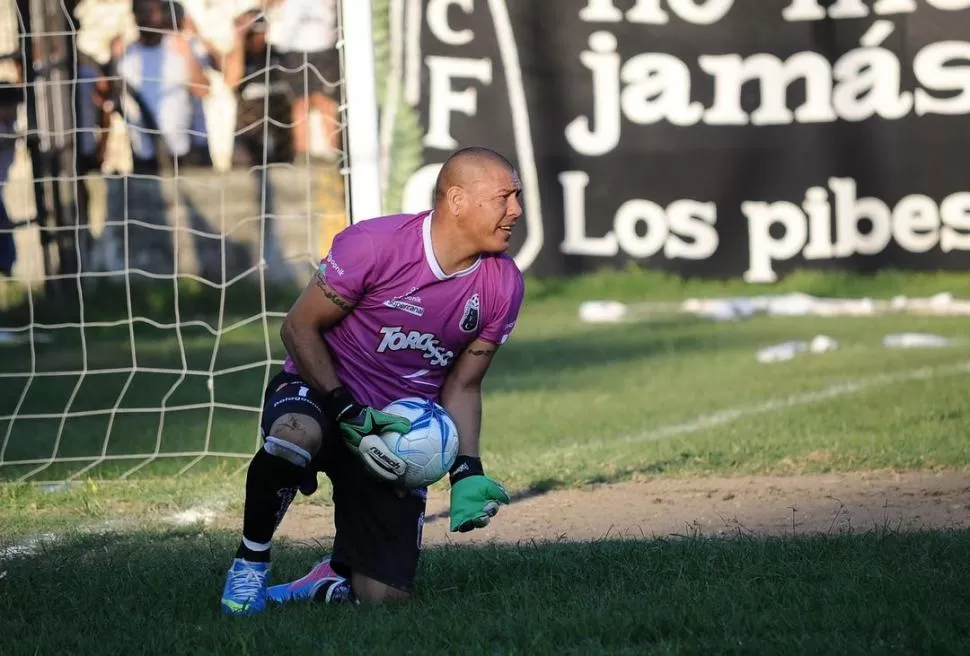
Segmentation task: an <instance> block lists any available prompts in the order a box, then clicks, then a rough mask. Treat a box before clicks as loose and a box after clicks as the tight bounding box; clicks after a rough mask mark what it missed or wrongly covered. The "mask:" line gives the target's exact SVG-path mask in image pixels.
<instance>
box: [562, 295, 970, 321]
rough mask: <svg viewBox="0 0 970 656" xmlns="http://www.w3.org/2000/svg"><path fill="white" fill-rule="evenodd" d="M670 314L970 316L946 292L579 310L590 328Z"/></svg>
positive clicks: (601, 303) (593, 304) (601, 305)
mask: <svg viewBox="0 0 970 656" xmlns="http://www.w3.org/2000/svg"><path fill="white" fill-rule="evenodd" d="M670 312H682V313H686V314H692V315H695V316H698V317H703V318H706V319H711V320H714V321H737V320H739V319H746V318H748V317H751V316H755V315H759V314H765V315H770V316H785V317H801V316H821V317H836V316H844V317H847V316H852V317H865V316H875V315H880V314H919V315H932V316H970V300H962V299H955V298H953V294H951V293H950V292H940V293H938V294H934V295H933V296H929V297H926V298H907V297H906V296H895V297H893V298H891V299H873V298H868V297H866V298H823V297H818V296H812V295H810V294H803V293H801V292H792V293H790V294H778V295H763V296H737V297H724V298H688V299H685V300H684V301H682V302H680V303H669V302H668V303H664V302H652V301H651V302H643V303H621V302H620V301H611V300H589V301H585V302H583V303H581V304H580V306H579V317H580V319H581V320H583V321H588V322H594V323H596V322H599V323H602V322H609V323H614V322H619V321H626V320H631V319H634V318H637V317H643V316H649V315H651V314H664V313H670Z"/></svg>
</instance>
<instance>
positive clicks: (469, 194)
mask: <svg viewBox="0 0 970 656" xmlns="http://www.w3.org/2000/svg"><path fill="white" fill-rule="evenodd" d="M463 191H464V202H463V203H462V205H461V208H460V210H459V212H458V221H459V224H460V225H461V226H462V228H463V230H464V231H465V232H466V233H467V234H468V236H469V237H470V238H471V240H472V242H473V243H474V244H475V245H476V247H477V248H478V249H479V251H481V252H482V253H503V252H505V251H507V250H508V248H509V240H510V238H511V234H512V227H513V226H514V225H515V222H516V221H517V220H518V218H519V217H520V216H522V206H521V205H519V197H520V195H521V193H522V183H521V182H520V181H519V176H518V175H517V174H516V173H515V172H514V171H510V170H509V169H507V168H506V167H505V166H503V165H501V164H499V163H494V162H487V163H485V164H484V165H483V166H482V168H481V170H480V171H479V172H478V174H477V175H475V176H474V177H473V178H472V179H471V180H470V181H469V183H468V184H467V185H466V186H465V187H464V188H463Z"/></svg>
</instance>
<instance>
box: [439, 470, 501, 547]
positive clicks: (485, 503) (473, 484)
mask: <svg viewBox="0 0 970 656" xmlns="http://www.w3.org/2000/svg"><path fill="white" fill-rule="evenodd" d="M450 479H451V531H452V533H454V532H455V531H458V532H460V533H465V532H467V531H471V530H473V529H476V528H484V527H485V526H488V523H489V522H490V521H491V520H492V517H495V515H496V514H497V513H498V509H499V504H507V503H509V502H510V501H511V499H509V494H508V492H506V491H505V488H504V487H502V486H501V485H500V484H499V483H498V482H496V481H493V480H492V479H491V478H489V477H488V476H486V475H485V472H484V470H483V469H482V461H481V459H480V458H473V457H471V456H458V457H457V458H456V459H455V464H454V465H453V466H452V468H451V472H450Z"/></svg>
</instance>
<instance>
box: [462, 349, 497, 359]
mask: <svg viewBox="0 0 970 656" xmlns="http://www.w3.org/2000/svg"><path fill="white" fill-rule="evenodd" d="M465 353H468V354H469V355H475V356H478V357H481V358H487V357H489V356H491V355H492V354H493V353H495V349H473V348H470V349H466V351H465Z"/></svg>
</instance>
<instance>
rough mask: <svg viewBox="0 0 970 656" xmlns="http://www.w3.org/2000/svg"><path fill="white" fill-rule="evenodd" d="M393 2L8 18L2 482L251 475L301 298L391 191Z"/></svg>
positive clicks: (54, 10) (122, 2)
mask: <svg viewBox="0 0 970 656" xmlns="http://www.w3.org/2000/svg"><path fill="white" fill-rule="evenodd" d="M264 4H268V7H269V8H267V9H263V5H264ZM388 4H389V0H385V2H381V1H380V0H378V1H377V2H375V3H374V11H373V14H372V13H371V9H370V7H368V6H367V3H363V2H360V0H350V1H347V0H344V1H343V2H341V1H340V0H319V4H318V5H314V4H313V3H305V2H291V1H289V0H280V1H279V2H275V3H262V2H260V0H181V1H180V2H173V1H172V0H135V2H134V3H133V2H132V0H75V1H70V0H59V1H58V2H50V1H49V0H18V1H17V2H12V1H11V2H7V3H3V6H0V57H2V59H0V93H3V94H4V95H3V96H2V98H0V183H2V192H3V199H2V200H3V212H2V213H0V481H22V480H26V481H33V482H44V481H48V482H55V481H56V482H62V481H69V480H72V479H73V480H77V479H82V478H88V477H97V478H127V477H132V476H134V477H140V476H173V475H178V474H181V473H184V472H187V471H193V472H197V471H207V470H212V469H213V468H217V469H227V470H237V469H238V468H240V467H242V466H244V465H245V463H246V461H247V459H248V458H249V457H250V456H251V454H252V453H253V451H254V449H255V446H256V444H258V440H259V434H258V419H259V414H260V410H261V405H262V394H263V388H264V386H265V385H266V384H267V381H268V380H269V379H270V377H271V376H272V375H273V374H274V373H275V371H276V370H277V368H278V367H279V365H280V364H281V363H282V358H283V355H284V354H283V350H282V346H281V344H280V340H279V337H278V335H279V325H280V322H281V320H282V318H283V316H284V315H285V312H286V309H287V308H288V307H289V306H290V305H291V304H292V302H293V300H294V299H295V297H296V295H297V294H298V292H299V289H300V288H302V286H303V285H304V284H305V282H306V280H307V279H308V278H309V276H310V275H311V273H312V271H313V269H314V268H315V267H316V265H317V263H318V261H319V259H320V257H321V256H322V255H323V254H325V252H326V250H327V248H328V247H329V244H330V240H331V239H332V237H333V235H334V234H335V233H336V232H338V231H339V230H341V229H342V228H343V227H345V226H346V225H347V223H348V222H349V221H350V220H351V219H352V218H354V217H358V216H361V217H366V216H372V215H374V214H375V213H377V212H378V211H379V210H380V209H381V197H382V196H381V193H380V192H379V191H378V190H379V189H380V190H383V191H385V192H386V191H387V190H386V186H381V185H382V183H381V180H380V178H379V176H378V175H377V173H378V171H379V170H380V160H381V154H380V151H379V148H378V146H377V144H378V131H377V116H378V108H377V106H376V105H377V104H378V103H377V100H376V95H377V92H376V91H375V89H374V88H373V87H374V80H375V74H374V65H375V62H374V55H373V49H372V43H374V41H372V40H371V38H370V35H371V34H372V30H386V29H387V26H386V16H387V11H386V9H387V7H388ZM351 30H353V31H354V32H355V35H354V36H353V37H351V36H350V35H349V34H348V32H349V31H351ZM362 31H366V32H364V33H365V34H366V35H367V38H361V34H362ZM348 43H352V44H354V45H353V49H350V48H348V47H347V45H346V44H348ZM379 57H380V53H379V55H378V62H377V65H378V66H379V67H380V66H381V65H382V64H381V62H380V61H379ZM351 69H353V75H351ZM348 80H353V81H352V82H350V83H348ZM368 81H369V82H370V87H368ZM355 108H356V109H355ZM385 145H386V144H385ZM386 154H387V153H386V152H385V155H386Z"/></svg>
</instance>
